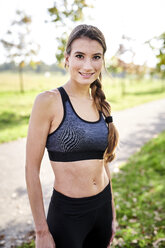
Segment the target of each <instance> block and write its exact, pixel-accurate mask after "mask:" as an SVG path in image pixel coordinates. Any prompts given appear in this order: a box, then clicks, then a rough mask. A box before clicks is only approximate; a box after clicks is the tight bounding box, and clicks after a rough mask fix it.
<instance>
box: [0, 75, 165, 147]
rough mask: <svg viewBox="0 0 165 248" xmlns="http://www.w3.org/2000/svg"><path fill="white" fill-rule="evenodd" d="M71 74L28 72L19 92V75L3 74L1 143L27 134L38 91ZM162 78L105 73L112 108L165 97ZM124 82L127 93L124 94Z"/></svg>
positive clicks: (0, 110)
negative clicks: (107, 75)
mask: <svg viewBox="0 0 165 248" xmlns="http://www.w3.org/2000/svg"><path fill="white" fill-rule="evenodd" d="M67 79H68V76H67V75H66V76H62V75H60V74H56V75H55V74H52V75H50V77H45V76H44V75H41V74H39V75H38V74H27V73H26V74H25V75H24V81H25V83H24V84H25V93H24V94H21V93H20V92H19V81H18V75H17V74H14V73H1V74H0V143H2V142H7V141H11V140H15V139H18V138H21V137H26V135H27V127H28V120H29V116H30V112H31V108H32V105H33V102H34V99H35V97H36V96H37V94H38V93H40V92H42V91H44V90H49V89H53V88H56V87H58V86H60V85H62V84H64V83H65V82H66V81H67ZM163 84H164V85H165V81H164V82H163V81H161V80H140V81H137V80H128V79H125V80H122V79H111V78H110V77H109V78H108V77H105V79H104V80H103V88H104V90H105V93H106V97H107V99H108V100H109V101H110V103H111V106H112V111H116V110H122V109H125V108H129V107H133V106H136V105H138V104H141V103H145V102H148V101H152V100H155V99H159V98H164V97H165V90H163V88H162V85H163ZM124 85H125V88H126V89H125V94H124V95H123V94H122V89H123V86H124Z"/></svg>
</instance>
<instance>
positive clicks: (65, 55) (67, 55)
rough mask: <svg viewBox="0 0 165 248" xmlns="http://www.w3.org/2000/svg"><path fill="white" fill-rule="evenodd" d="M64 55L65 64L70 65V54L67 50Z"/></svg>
mask: <svg viewBox="0 0 165 248" xmlns="http://www.w3.org/2000/svg"><path fill="white" fill-rule="evenodd" d="M64 57H65V66H68V67H69V54H68V53H66V52H65V53H64Z"/></svg>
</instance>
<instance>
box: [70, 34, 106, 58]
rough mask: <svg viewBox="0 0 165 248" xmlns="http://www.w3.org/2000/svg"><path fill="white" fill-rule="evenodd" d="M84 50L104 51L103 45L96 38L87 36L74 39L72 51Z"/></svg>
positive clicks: (85, 51)
mask: <svg viewBox="0 0 165 248" xmlns="http://www.w3.org/2000/svg"><path fill="white" fill-rule="evenodd" d="M77 51H79V52H82V53H87V54H95V53H102V54H103V47H102V46H101V44H100V43H99V42H98V41H96V40H91V39H89V38H87V37H82V38H78V39H76V40H74V41H73V42H72V45H71V53H75V52H77Z"/></svg>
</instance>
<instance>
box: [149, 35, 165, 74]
mask: <svg viewBox="0 0 165 248" xmlns="http://www.w3.org/2000/svg"><path fill="white" fill-rule="evenodd" d="M145 43H147V44H149V46H150V47H151V49H152V50H153V52H154V53H155V56H156V58H157V64H156V70H155V72H156V73H157V74H158V75H159V76H160V77H161V78H162V79H163V78H165V32H164V33H162V34H161V35H159V36H156V37H153V38H152V39H150V40H148V41H146V42H145Z"/></svg>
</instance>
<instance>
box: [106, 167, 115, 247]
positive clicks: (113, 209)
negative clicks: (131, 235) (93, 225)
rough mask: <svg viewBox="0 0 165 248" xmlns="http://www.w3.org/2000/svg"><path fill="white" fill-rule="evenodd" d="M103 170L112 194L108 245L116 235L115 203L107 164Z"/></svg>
mask: <svg viewBox="0 0 165 248" xmlns="http://www.w3.org/2000/svg"><path fill="white" fill-rule="evenodd" d="M105 170H106V173H107V176H108V178H109V181H110V185H111V194H112V215H113V218H112V236H111V239H110V243H111V242H112V241H113V239H114V236H115V233H116V223H115V222H116V210H115V202H114V197H113V190H112V180H111V175H110V169H109V166H108V164H106V165H105ZM109 247H110V246H109Z"/></svg>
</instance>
